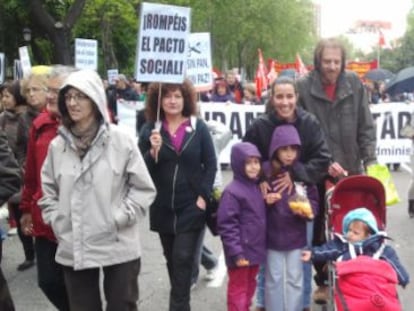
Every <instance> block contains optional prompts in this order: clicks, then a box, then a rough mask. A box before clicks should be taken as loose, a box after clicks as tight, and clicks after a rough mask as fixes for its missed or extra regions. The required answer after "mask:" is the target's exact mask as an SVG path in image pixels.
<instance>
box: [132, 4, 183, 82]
mask: <svg viewBox="0 0 414 311" xmlns="http://www.w3.org/2000/svg"><path fill="white" fill-rule="evenodd" d="M190 11H191V9H190V8H186V7H179V6H173V5H163V4H157V3H145V2H144V3H142V5H141V18H140V29H139V36H138V41H137V59H136V71H135V77H136V79H137V80H138V81H140V82H167V83H181V82H182V81H183V80H184V75H185V69H186V60H187V52H188V36H189V33H190Z"/></svg>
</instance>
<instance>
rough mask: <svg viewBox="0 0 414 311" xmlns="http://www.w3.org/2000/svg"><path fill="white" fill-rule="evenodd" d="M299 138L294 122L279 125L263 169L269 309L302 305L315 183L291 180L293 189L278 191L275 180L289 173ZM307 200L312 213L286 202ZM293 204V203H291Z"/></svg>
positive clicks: (297, 309)
mask: <svg viewBox="0 0 414 311" xmlns="http://www.w3.org/2000/svg"><path fill="white" fill-rule="evenodd" d="M300 146H301V142H300V138H299V134H298V132H297V130H296V128H295V127H294V126H293V125H281V126H278V127H277V128H276V129H275V130H274V132H273V136H272V140H271V142H270V148H269V159H270V160H269V162H265V163H264V164H263V170H264V173H265V175H266V177H267V181H268V183H269V185H270V186H271V188H272V190H273V191H271V192H269V193H268V194H267V195H266V203H267V204H268V207H267V228H268V230H267V259H266V269H265V270H266V272H265V305H266V310H272V311H284V310H289V311H301V310H302V308H303V302H302V301H303V297H302V295H303V264H302V261H301V252H302V248H303V247H305V246H306V222H307V220H309V219H310V218H313V216H314V215H315V214H316V213H317V209H318V192H317V189H316V187H315V186H311V185H308V184H304V183H294V187H293V189H292V190H289V189H288V188H287V189H285V190H279V189H280V186H278V182H280V178H283V177H282V176H283V174H284V173H286V172H290V171H291V169H292V166H293V165H294V164H295V162H296V161H297V159H298V158H299V153H300ZM298 196H301V197H302V198H301V199H302V200H304V201H305V202H309V203H310V206H311V211H312V214H313V215H310V214H306V213H304V212H303V211H301V210H294V209H291V207H290V206H289V201H292V199H295V201H297V200H298ZM292 207H293V206H292Z"/></svg>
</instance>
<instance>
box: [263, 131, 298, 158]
mask: <svg viewBox="0 0 414 311" xmlns="http://www.w3.org/2000/svg"><path fill="white" fill-rule="evenodd" d="M292 145H296V146H300V145H301V142H300V137H299V133H298V131H297V130H296V128H295V127H294V126H293V125H290V124H285V125H280V126H277V127H276V128H275V130H274V131H273V134H272V140H271V141H270V148H269V159H272V158H273V154H274V153H275V152H276V150H277V149H279V148H280V147H286V146H292Z"/></svg>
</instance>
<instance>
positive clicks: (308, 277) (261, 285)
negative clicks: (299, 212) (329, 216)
mask: <svg viewBox="0 0 414 311" xmlns="http://www.w3.org/2000/svg"><path fill="white" fill-rule="evenodd" d="M312 238H313V221H308V222H307V223H306V241H307V244H308V245H307V246H308V247H311V246H312ZM311 294H312V263H311V262H305V263H303V307H304V308H306V307H310V306H311ZM264 296H265V267H264V265H261V266H260V268H259V273H258V274H257V287H256V306H257V307H260V308H263V307H264V306H265V298H264Z"/></svg>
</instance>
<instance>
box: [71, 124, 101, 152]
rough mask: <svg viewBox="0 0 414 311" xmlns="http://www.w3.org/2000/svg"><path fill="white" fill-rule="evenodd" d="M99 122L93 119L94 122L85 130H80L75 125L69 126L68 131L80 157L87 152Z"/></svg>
mask: <svg viewBox="0 0 414 311" xmlns="http://www.w3.org/2000/svg"><path fill="white" fill-rule="evenodd" d="M98 129H99V122H98V121H97V120H94V122H93V123H92V124H91V125H90V126H89V127H88V128H87V129H85V130H80V129H78V128H76V126H72V127H71V128H70V132H71V133H72V135H73V143H74V144H75V146H76V150H77V152H78V155H79V157H80V158H81V159H83V157H84V156H85V154H86V153H87V152H88V150H89V148H90V147H91V145H92V141H93V139H94V138H95V136H96V133H98Z"/></svg>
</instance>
